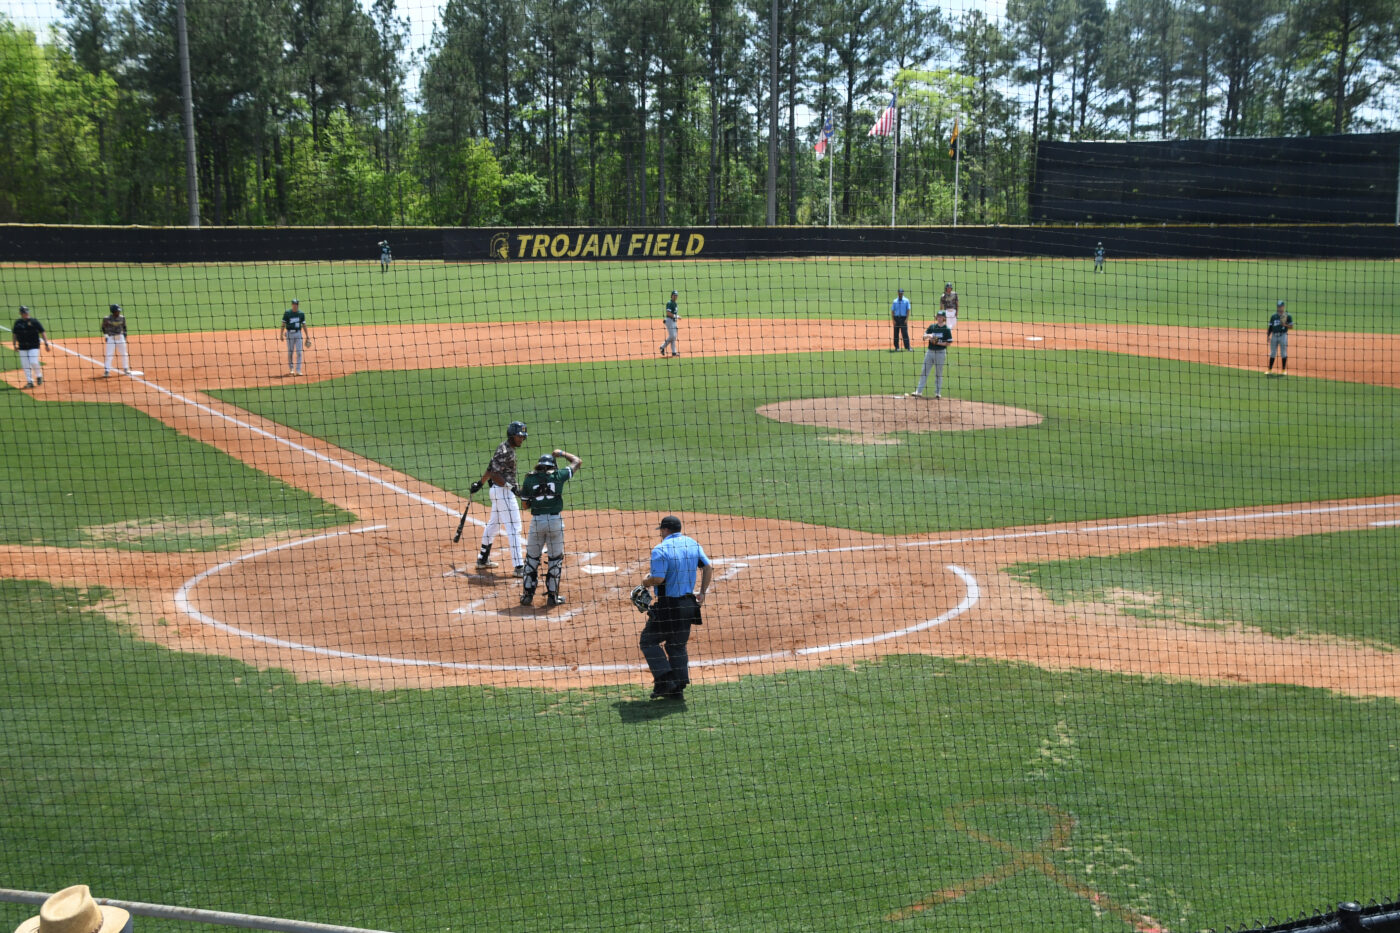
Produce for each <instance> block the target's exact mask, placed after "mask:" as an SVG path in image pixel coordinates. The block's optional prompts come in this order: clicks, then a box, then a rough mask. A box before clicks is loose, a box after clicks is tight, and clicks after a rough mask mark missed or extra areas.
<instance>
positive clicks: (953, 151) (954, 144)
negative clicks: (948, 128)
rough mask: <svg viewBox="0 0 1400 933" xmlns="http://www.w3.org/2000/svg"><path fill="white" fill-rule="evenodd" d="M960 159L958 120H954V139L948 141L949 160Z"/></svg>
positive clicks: (955, 118)
mask: <svg viewBox="0 0 1400 933" xmlns="http://www.w3.org/2000/svg"><path fill="white" fill-rule="evenodd" d="M957 157H958V118H957V117H954V118H953V138H952V139H950V140H948V158H950V159H956V158H957Z"/></svg>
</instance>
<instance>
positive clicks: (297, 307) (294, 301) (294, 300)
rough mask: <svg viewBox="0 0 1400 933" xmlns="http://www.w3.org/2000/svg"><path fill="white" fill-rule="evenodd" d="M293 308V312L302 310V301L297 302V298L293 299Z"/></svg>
mask: <svg viewBox="0 0 1400 933" xmlns="http://www.w3.org/2000/svg"><path fill="white" fill-rule="evenodd" d="M292 308H293V310H300V309H301V302H300V301H297V300H296V299H295V298H293V299H292Z"/></svg>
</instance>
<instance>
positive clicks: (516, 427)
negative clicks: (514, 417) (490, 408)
mask: <svg viewBox="0 0 1400 933" xmlns="http://www.w3.org/2000/svg"><path fill="white" fill-rule="evenodd" d="M529 436H530V432H528V431H526V430H525V422H523V421H512V422H511V423H510V424H508V425H506V437H529Z"/></svg>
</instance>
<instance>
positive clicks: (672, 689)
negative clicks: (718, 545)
mask: <svg viewBox="0 0 1400 933" xmlns="http://www.w3.org/2000/svg"><path fill="white" fill-rule="evenodd" d="M656 530H657V531H659V532H661V534H662V541H661V543H660V544H658V545H657V546H656V547H654V548H652V549H651V575H650V576H648V577H647V578H646V579H644V580H643V581H642V585H643V586H654V587H656V601H655V602H654V603H652V606H651V609H650V610H649V611H648V612H647V624H646V626H645V627H644V628H643V629H642V637H641V640H640V643H639V645H640V647H641V649H642V656H643V657H645V658H646V659H647V667H649V668H651V676H652V679H653V681H654V683H653V685H652V690H651V698H652V699H653V700H656V699H669V700H681V699H684V698H685V688H686V685H687V684H689V683H690V657H689V655H688V654H687V653H686V643H687V642H689V641H690V627H691V626H692V625H699V624H700V607H701V606H703V605H704V604H705V593H706V591H707V590H709V588H710V580H711V579H712V578H713V577H714V567H713V566H712V565H711V563H710V558H709V557H707V556H706V555H705V549H704V548H702V547H701V546H700V544H699V542H697V541H696V540H695V539H694V538H691V537H689V536H687V535H683V534H681V520H680V519H679V518H676V516H674V515H667V516H666V517H665V518H663V519H662V520H661V524H660V525H657V526H656ZM697 569H698V570H699V571H700V592H698V593H697V592H695V576H696V570H697Z"/></svg>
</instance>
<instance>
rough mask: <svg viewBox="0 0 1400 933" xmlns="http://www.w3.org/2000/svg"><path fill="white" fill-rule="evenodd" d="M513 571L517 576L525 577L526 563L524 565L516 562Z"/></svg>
mask: <svg viewBox="0 0 1400 933" xmlns="http://www.w3.org/2000/svg"><path fill="white" fill-rule="evenodd" d="M511 573H512V574H514V575H515V576H517V577H523V576H525V565H524V564H516V565H515V569H514V570H512V571H511Z"/></svg>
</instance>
